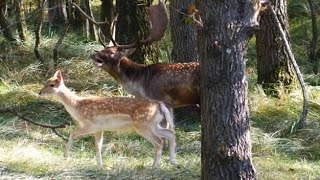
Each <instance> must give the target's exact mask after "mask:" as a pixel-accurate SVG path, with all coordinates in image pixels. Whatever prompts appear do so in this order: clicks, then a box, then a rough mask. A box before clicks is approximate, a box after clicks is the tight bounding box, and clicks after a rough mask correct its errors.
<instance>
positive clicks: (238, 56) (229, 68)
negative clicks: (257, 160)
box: [198, 0, 260, 180]
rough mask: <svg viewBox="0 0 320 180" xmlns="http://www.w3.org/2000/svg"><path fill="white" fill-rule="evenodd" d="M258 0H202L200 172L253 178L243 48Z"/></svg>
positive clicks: (215, 176)
mask: <svg viewBox="0 0 320 180" xmlns="http://www.w3.org/2000/svg"><path fill="white" fill-rule="evenodd" d="M255 3H257V1H251V0H245V1H243V0H232V1H204V0H203V1H200V6H199V11H200V14H201V17H202V20H203V23H204V24H203V25H204V27H203V28H202V29H200V31H199V36H198V41H199V60H200V69H201V70H200V79H201V81H200V90H201V115H202V116H201V118H202V144H201V176H202V177H201V178H202V179H205V180H206V179H210V180H211V179H254V178H255V170H254V167H253V164H252V154H251V144H250V132H249V129H250V127H249V111H248V97H247V93H248V88H247V86H248V82H247V79H246V75H245V57H244V56H245V53H246V51H247V44H248V40H249V38H250V36H249V35H250V34H251V33H252V30H253V27H254V26H255V25H256V23H257V21H256V16H257V13H256V12H257V9H254V7H260V6H258V5H257V4H255Z"/></svg>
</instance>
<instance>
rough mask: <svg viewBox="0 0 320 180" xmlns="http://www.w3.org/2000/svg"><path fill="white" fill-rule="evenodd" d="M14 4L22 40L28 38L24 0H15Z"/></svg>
mask: <svg viewBox="0 0 320 180" xmlns="http://www.w3.org/2000/svg"><path fill="white" fill-rule="evenodd" d="M14 6H15V10H16V13H15V15H16V22H17V25H16V26H17V30H18V33H19V37H20V39H21V40H22V41H26V40H27V38H28V37H27V24H26V21H25V16H24V7H23V4H22V0H15V1H14Z"/></svg>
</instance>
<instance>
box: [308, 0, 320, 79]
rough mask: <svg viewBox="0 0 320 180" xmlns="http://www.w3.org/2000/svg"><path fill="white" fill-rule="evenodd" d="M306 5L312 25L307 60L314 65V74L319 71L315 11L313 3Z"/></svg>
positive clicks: (310, 1) (309, 1) (310, 0)
mask: <svg viewBox="0 0 320 180" xmlns="http://www.w3.org/2000/svg"><path fill="white" fill-rule="evenodd" d="M308 4H309V7H310V11H311V22H312V23H311V25H312V38H311V41H310V47H309V60H310V62H311V63H313V64H314V66H313V72H314V73H315V74H317V73H318V71H319V60H318V56H317V49H318V39H319V37H318V36H319V35H318V26H317V11H316V9H315V7H314V3H313V1H312V0H308Z"/></svg>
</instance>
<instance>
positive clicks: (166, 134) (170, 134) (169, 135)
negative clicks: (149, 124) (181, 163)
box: [155, 127, 178, 165]
mask: <svg viewBox="0 0 320 180" xmlns="http://www.w3.org/2000/svg"><path fill="white" fill-rule="evenodd" d="M155 132H156V133H157V134H158V135H159V136H160V137H162V138H166V139H168V140H169V153H170V158H169V161H170V163H171V164H173V165H176V164H178V163H177V160H176V153H175V151H176V140H175V135H174V134H175V133H174V130H171V129H164V128H162V127H157V128H156V131H155Z"/></svg>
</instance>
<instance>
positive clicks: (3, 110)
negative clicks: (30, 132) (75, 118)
mask: <svg viewBox="0 0 320 180" xmlns="http://www.w3.org/2000/svg"><path fill="white" fill-rule="evenodd" d="M3 113H10V114H12V115H14V116H17V117H18V118H20V119H22V120H24V121H26V122H29V123H31V124H34V125H36V126H40V127H43V128H49V129H51V130H52V131H53V132H54V133H55V134H56V135H57V136H59V137H61V138H62V139H63V140H65V141H68V140H67V138H65V137H63V136H62V135H61V134H59V133H58V132H57V129H59V128H65V127H66V126H67V125H70V121H66V122H65V123H63V124H60V125H48V124H41V123H38V122H35V121H33V120H31V119H29V118H27V117H25V116H23V115H21V114H20V113H18V112H17V110H16V109H15V108H13V107H5V108H0V114H3Z"/></svg>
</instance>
